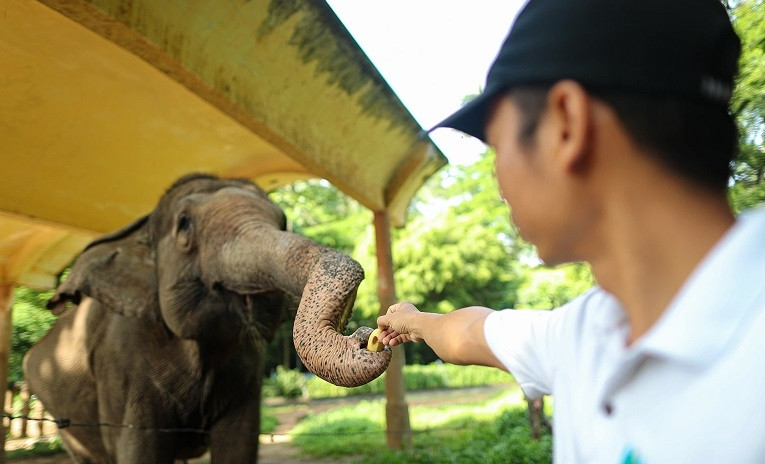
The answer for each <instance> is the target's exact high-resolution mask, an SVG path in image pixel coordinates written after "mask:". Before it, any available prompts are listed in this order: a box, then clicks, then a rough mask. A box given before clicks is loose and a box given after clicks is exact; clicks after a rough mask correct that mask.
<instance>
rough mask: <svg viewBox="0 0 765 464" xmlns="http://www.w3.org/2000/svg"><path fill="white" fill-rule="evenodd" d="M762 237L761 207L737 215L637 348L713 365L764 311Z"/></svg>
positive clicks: (764, 213) (764, 224)
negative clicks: (742, 330) (740, 331)
mask: <svg viewBox="0 0 765 464" xmlns="http://www.w3.org/2000/svg"><path fill="white" fill-rule="evenodd" d="M763 238H765V208H759V209H758V210H756V211H751V212H749V213H745V214H743V215H741V216H740V217H739V219H738V220H737V222H736V224H735V225H734V226H733V227H731V229H730V230H729V231H728V232H727V233H726V234H725V236H723V238H722V239H721V240H720V241H719V242H718V243H717V244H716V245H715V246H714V247H713V248H712V250H711V251H710V252H709V253H708V254H707V255H706V256H705V257H704V259H703V260H702V261H701V262H700V263H699V265H698V266H697V267H696V269H695V270H694V271H693V273H692V274H691V276H690V277H689V278H688V280H687V281H686V282H685V284H684V285H683V287H682V288H681V289H680V291H679V292H678V294H677V295H676V296H675V298H674V299H673V301H672V302H671V303H670V305H669V306H668V307H667V310H666V311H665V312H664V314H663V315H662V317H661V318H659V320H658V321H657V322H656V324H655V325H654V327H653V328H651V330H649V331H648V332H647V333H646V334H645V335H644V336H643V337H642V338H641V339H640V340H638V341H637V342H636V344H635V346H634V348H635V350H637V351H638V352H642V353H645V354H648V355H653V356H660V357H669V358H672V359H676V360H678V361H681V362H687V363H689V364H692V365H694V366H695V367H699V368H701V367H704V366H706V365H708V364H709V363H711V362H712V361H713V360H714V359H715V358H716V357H717V356H718V355H720V354H721V353H722V352H723V351H724V350H725V349H726V347H727V346H728V344H729V343H730V342H731V341H733V340H735V339H737V337H736V334H737V332H738V331H739V330H741V329H742V328H745V327H746V325H747V322H748V320H749V319H750V318H751V317H752V316H753V315H754V314H756V313H757V312H758V310H762V309H765V246H763Z"/></svg>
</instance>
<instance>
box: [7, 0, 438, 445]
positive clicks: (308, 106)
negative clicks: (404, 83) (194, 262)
mask: <svg viewBox="0 0 765 464" xmlns="http://www.w3.org/2000/svg"><path fill="white" fill-rule="evenodd" d="M0 70H1V71H0V147H2V148H1V150H2V151H1V152H0V161H2V179H1V180H0V310H1V311H2V312H1V313H0V381H1V380H3V379H7V375H8V353H9V349H10V333H11V318H10V313H11V309H10V308H11V300H12V294H13V292H12V289H13V286H14V285H25V286H30V287H34V288H38V289H45V288H52V287H54V286H55V285H56V284H57V279H58V275H59V274H60V272H61V271H62V270H63V269H64V268H65V267H66V266H67V265H68V264H69V263H70V262H71V261H72V259H73V258H74V257H75V256H76V254H77V253H79V251H80V250H82V248H83V247H84V246H85V245H86V244H87V243H88V242H89V241H90V240H91V239H93V238H94V237H96V236H98V235H100V234H102V233H105V232H109V231H111V230H114V229H117V228H119V227H121V226H123V225H125V224H127V223H129V222H131V221H132V220H134V219H136V218H137V217H139V216H140V215H143V214H145V213H147V212H149V211H150V210H151V209H152V208H153V206H154V205H155V203H156V201H157V200H158V198H159V197H160V196H161V194H162V193H163V191H164V189H165V188H167V186H169V185H170V184H171V183H172V182H173V181H174V180H175V179H176V178H178V177H179V176H181V175H183V174H186V173H189V172H211V173H214V174H218V175H221V176H236V177H245V178H249V179H252V180H254V181H255V182H257V183H258V184H259V185H260V186H261V187H263V188H264V189H265V190H267V191H268V190H272V189H274V188H276V187H278V186H280V185H283V184H285V183H290V182H293V181H296V180H300V179H308V178H324V179H327V180H328V181H329V182H331V183H332V184H334V185H335V186H336V187H338V188H339V189H340V190H342V191H343V192H345V193H346V194H347V195H349V196H350V197H352V198H354V199H356V200H357V201H359V202H360V203H361V204H363V205H364V206H366V207H367V208H369V209H371V210H372V211H373V212H374V214H375V227H376V231H377V237H378V244H377V245H378V257H380V259H379V266H378V268H379V274H378V275H379V282H378V283H379V289H380V298H381V308H387V306H388V305H389V304H391V303H392V302H393V301H394V300H395V289H394V287H393V278H392V277H393V271H392V265H391V259H390V233H389V227H390V225H393V226H401V225H403V223H404V221H405V214H406V209H407V207H408V205H409V203H410V201H411V199H412V196H413V195H414V193H415V192H416V191H417V189H418V188H419V187H420V186H421V185H422V183H423V182H424V181H425V180H426V179H427V178H428V177H429V176H430V175H432V174H433V173H434V172H435V171H436V170H438V169H439V168H440V167H441V166H443V165H445V164H446V159H445V157H444V156H443V154H442V153H441V152H440V151H439V150H438V149H437V148H436V147H435V146H434V145H433V143H432V142H431V141H430V139H429V138H428V137H427V136H422V128H421V127H420V126H419V124H418V123H417V122H416V121H415V119H414V118H413V117H412V115H411V114H410V113H409V111H408V110H407V109H406V107H405V106H404V105H403V104H402V103H401V101H400V100H399V99H398V97H397V96H396V95H395V94H394V92H393V91H392V90H391V88H390V87H389V86H388V85H387V83H386V82H385V80H384V79H383V77H382V76H381V75H380V73H379V72H378V71H377V69H376V68H375V67H374V65H373V64H372V63H371V62H370V61H369V59H368V58H367V56H366V55H365V54H364V53H363V51H362V50H361V49H360V47H359V46H358V44H357V43H356V42H355V41H354V39H353V38H352V37H351V35H350V34H349V33H348V31H347V30H346V29H345V27H344V26H343V25H342V23H341V21H340V20H339V19H338V18H337V16H336V15H335V14H334V12H333V11H332V10H331V8H330V7H329V6H328V5H327V4H326V3H325V2H323V1H309V0H270V1H269V0H252V1H244V0H223V1H221V0H164V1H161V2H158V1H154V0H39V1H38V0H5V1H4V2H2V5H0ZM402 364H403V359H402V353H401V352H399V353H398V354H396V355H395V356H394V364H392V366H393V367H392V368H391V369H389V375H388V376H387V377H388V382H389V383H391V382H393V383H391V384H390V385H389V414H388V418H389V421H388V422H389V423H388V427H389V430H408V414H407V413H406V404H405V403H404V402H403V386H402V383H401V378H400V369H401V366H402ZM396 370H398V373H396V372H395V371H396ZM391 392H394V393H391ZM396 392H397V393H396ZM391 395H393V396H392V397H391ZM396 395H399V397H398V398H396V397H395V396H396ZM391 399H392V400H391ZM391 421H394V422H395V421H398V422H397V423H391ZM401 421H405V422H406V424H405V425H406V427H404V424H403V423H402V422H401ZM0 436H1V437H4V436H5V434H2V433H0ZM0 439H1V438H0ZM402 440H403V442H405V441H406V440H407V437H406V436H405V435H401V434H396V433H393V434H389V444H390V445H391V446H393V447H398V446H400V444H401V443H402Z"/></svg>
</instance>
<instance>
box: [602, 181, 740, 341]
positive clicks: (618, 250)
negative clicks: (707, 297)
mask: <svg viewBox="0 0 765 464" xmlns="http://www.w3.org/2000/svg"><path fill="white" fill-rule="evenodd" d="M633 186H634V187H636V189H637V188H640V187H639V184H633ZM629 190H630V187H629V186H628V187H627V188H625V189H623V191H621V192H617V193H616V194H615V196H614V197H613V198H612V201H610V202H609V207H607V208H606V209H605V211H606V214H605V215H604V217H603V221H604V222H603V224H602V225H601V228H600V231H601V234H599V235H601V236H602V241H600V243H599V244H595V243H593V247H592V250H591V253H589V254H590V257H589V259H588V261H590V263H591V265H592V268H593V273H594V275H595V277H596V279H597V280H598V283H599V284H600V285H601V286H602V287H603V288H604V289H606V290H608V291H609V292H611V293H613V294H614V295H615V296H616V297H617V298H618V299H619V300H620V301H621V302H622V304H623V305H624V308H625V310H626V311H627V316H628V318H629V322H630V326H631V335H630V339H629V342H630V343H631V342H633V341H635V340H637V339H638V338H640V337H641V336H642V335H644V334H645V333H646V332H647V331H648V330H649V329H650V328H651V327H652V326H653V325H654V324H655V323H656V321H657V320H658V319H659V318H660V317H661V315H662V314H663V313H664V311H665V310H666V308H667V307H668V306H669V304H670V303H671V301H672V300H673V298H674V297H675V295H676V294H677V292H678V291H679V290H680V288H681V287H682V286H683V284H684V283H685V281H686V280H687V279H688V277H689V275H690V274H691V273H692V272H693V270H694V269H695V268H696V266H697V265H698V264H699V262H700V261H701V260H702V259H703V257H704V256H705V255H706V254H707V253H708V252H709V251H710V249H711V248H712V247H713V246H714V245H715V244H716V243H717V242H718V241H719V240H720V238H721V237H722V236H723V235H724V234H725V233H726V231H727V230H728V229H729V228H730V227H731V226H732V224H733V222H734V218H733V215H732V214H731V212H730V210H729V208H728V205H727V203H726V201H725V198H724V197H722V196H721V195H717V196H715V195H713V194H710V193H707V192H705V191H702V190H700V189H697V188H693V187H690V186H686V185H678V184H677V182H672V181H671V179H670V178H667V177H664V178H660V179H658V180H657V179H656V178H653V180H652V181H651V182H650V184H649V186H648V187H647V188H642V189H641V190H642V191H632V192H630V191H629Z"/></svg>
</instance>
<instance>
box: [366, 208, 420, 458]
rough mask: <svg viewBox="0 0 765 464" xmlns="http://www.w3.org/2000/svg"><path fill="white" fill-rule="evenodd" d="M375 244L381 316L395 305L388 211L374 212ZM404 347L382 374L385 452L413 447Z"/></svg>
mask: <svg viewBox="0 0 765 464" xmlns="http://www.w3.org/2000/svg"><path fill="white" fill-rule="evenodd" d="M374 226H375V237H376V243H377V294H378V297H379V299H380V314H385V312H386V311H387V310H388V306H390V305H392V304H394V303H395V302H396V286H395V283H394V281H393V255H392V251H391V234H390V219H389V218H388V212H387V211H376V212H375V217H374ZM404 364H406V360H405V356H404V347H403V346H401V345H399V346H396V347H394V348H393V359H392V360H391V362H390V366H388V370H387V371H386V372H385V418H386V422H387V436H388V448H390V449H393V450H397V449H401V448H405V447H409V446H411V444H412V430H411V426H410V425H409V406H408V405H407V404H406V397H405V394H404V372H403V369H404Z"/></svg>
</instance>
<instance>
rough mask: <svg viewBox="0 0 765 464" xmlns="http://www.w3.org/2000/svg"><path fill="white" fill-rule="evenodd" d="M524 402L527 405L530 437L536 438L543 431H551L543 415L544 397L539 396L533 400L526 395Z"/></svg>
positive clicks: (548, 422)
mask: <svg viewBox="0 0 765 464" xmlns="http://www.w3.org/2000/svg"><path fill="white" fill-rule="evenodd" d="M526 404H527V405H528V416H529V428H530V429H531V439H532V440H538V439H539V438H540V437H541V436H542V434H543V433H544V432H552V426H551V425H550V421H549V420H547V417H546V416H545V397H544V396H540V397H539V398H537V399H535V400H530V399H529V398H528V397H526Z"/></svg>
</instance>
